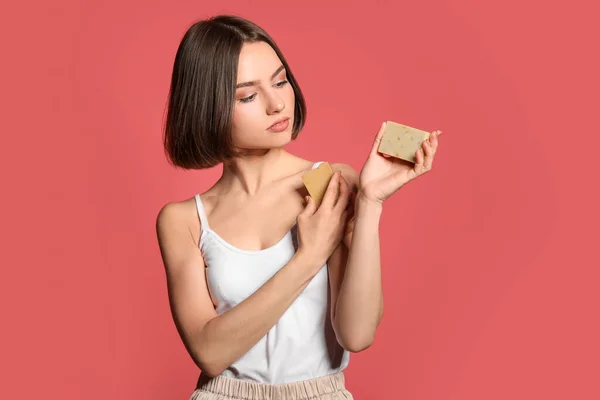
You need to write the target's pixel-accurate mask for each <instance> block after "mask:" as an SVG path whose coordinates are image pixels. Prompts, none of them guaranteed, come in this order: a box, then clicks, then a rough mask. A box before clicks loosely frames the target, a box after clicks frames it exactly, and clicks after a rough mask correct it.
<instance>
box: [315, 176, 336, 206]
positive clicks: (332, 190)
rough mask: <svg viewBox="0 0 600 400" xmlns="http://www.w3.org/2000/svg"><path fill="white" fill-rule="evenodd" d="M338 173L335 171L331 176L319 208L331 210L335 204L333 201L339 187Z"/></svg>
mask: <svg viewBox="0 0 600 400" xmlns="http://www.w3.org/2000/svg"><path fill="white" fill-rule="evenodd" d="M340 174H341V173H340V171H335V172H334V173H333V176H332V177H331V179H330V180H329V185H327V190H326V191H325V195H324V196H323V201H322V202H321V205H320V206H319V208H325V209H331V208H333V205H334V204H335V201H336V199H337V197H338V191H339V186H340Z"/></svg>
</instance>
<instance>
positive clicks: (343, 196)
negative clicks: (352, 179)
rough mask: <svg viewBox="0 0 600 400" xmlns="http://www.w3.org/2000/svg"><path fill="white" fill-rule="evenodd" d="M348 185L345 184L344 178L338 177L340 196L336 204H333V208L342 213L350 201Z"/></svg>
mask: <svg viewBox="0 0 600 400" xmlns="http://www.w3.org/2000/svg"><path fill="white" fill-rule="evenodd" d="M350 193H351V191H350V185H348V182H346V179H344V177H343V176H342V177H340V194H339V196H338V199H337V202H336V203H335V208H336V209H337V210H338V211H340V212H341V211H343V210H345V209H346V208H347V207H348V202H349V201H350Z"/></svg>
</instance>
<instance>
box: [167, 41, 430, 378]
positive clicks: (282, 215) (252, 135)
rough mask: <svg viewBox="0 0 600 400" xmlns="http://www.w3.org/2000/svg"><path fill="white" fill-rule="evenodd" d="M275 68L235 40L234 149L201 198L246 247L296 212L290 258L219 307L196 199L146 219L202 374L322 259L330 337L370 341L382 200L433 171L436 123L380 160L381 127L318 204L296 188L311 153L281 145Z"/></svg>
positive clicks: (282, 102) (284, 135) (377, 292)
mask: <svg viewBox="0 0 600 400" xmlns="http://www.w3.org/2000/svg"><path fill="white" fill-rule="evenodd" d="M280 66H281V61H280V60H279V58H278V57H277V54H276V53H275V52H274V51H273V49H272V48H271V47H270V46H269V45H268V44H266V43H263V42H258V43H247V44H245V45H244V46H243V48H242V51H241V53H240V58H239V65H238V77H237V82H238V84H239V83H243V82H249V81H257V82H256V84H255V85H252V86H244V87H241V88H239V89H237V92H236V101H235V111H234V119H233V131H232V135H233V139H234V143H235V145H236V147H238V148H239V149H241V150H243V155H242V156H241V157H239V158H236V159H234V160H232V161H231V162H227V163H225V164H224V165H223V173H222V176H221V177H220V179H219V180H218V181H217V182H216V183H215V184H214V185H213V186H212V187H211V188H210V189H209V190H207V191H206V192H205V193H202V194H201V198H202V201H203V203H204V206H205V209H206V213H207V217H208V220H209V221H210V228H211V229H212V230H213V231H215V232H217V233H218V235H219V236H221V237H222V238H223V239H224V240H226V241H227V242H229V243H230V244H232V245H233V246H236V247H238V248H241V249H244V250H262V249H265V248H268V247H270V246H272V245H274V244H276V243H277V242H278V241H279V240H280V239H281V238H282V237H283V236H284V235H285V234H286V233H287V232H288V231H289V229H290V228H291V226H292V225H293V223H294V221H296V220H297V223H298V235H299V248H298V251H297V252H296V254H295V256H294V257H293V258H292V260H291V261H290V262H289V263H288V264H286V265H285V266H283V267H282V268H281V269H280V270H279V271H278V272H277V273H276V274H275V275H274V276H273V277H272V278H271V279H270V280H269V281H267V282H266V283H265V284H264V285H263V286H262V287H261V288H260V289H259V290H257V291H256V292H255V293H254V294H252V295H251V296H250V297H248V298H247V299H245V300H244V301H243V302H241V303H240V304H239V305H238V306H236V307H234V308H233V309H231V310H229V311H227V312H225V313H223V314H222V315H217V314H216V312H215V309H214V305H213V303H212V301H211V298H210V296H209V292H208V287H207V283H206V279H205V274H204V268H205V265H204V261H203V258H202V254H201V251H200V249H199V247H198V243H199V233H200V222H199V221H198V216H197V212H196V208H195V204H194V199H193V198H191V199H187V200H185V201H182V202H172V203H168V204H166V205H165V206H164V207H163V208H162V209H161V211H160V212H159V214H158V217H157V221H156V228H157V236H158V242H159V246H160V250H161V255H162V258H163V262H164V266H165V271H166V275H167V285H168V294H169V301H170V305H171V310H172V315H173V318H174V321H175V324H176V326H177V329H178V332H179V334H180V336H181V338H182V340H183V342H184V344H185V346H186V349H187V350H188V352H189V353H190V355H191V357H192V359H193V360H194V361H195V363H196V364H197V365H198V366H199V368H200V369H202V370H203V371H204V372H205V373H206V374H208V375H211V376H216V375H219V374H221V373H222V372H223V371H224V370H225V369H226V368H227V367H228V366H229V365H231V363H233V362H234V361H235V360H236V359H238V358H239V357H241V356H242V355H243V354H245V353H246V352H247V351H248V350H250V348H252V346H254V345H255V344H256V343H257V342H258V341H259V340H260V339H261V338H262V337H263V336H264V335H265V334H267V332H268V331H269V330H270V329H271V328H272V327H273V325H275V323H276V322H277V321H278V320H279V318H280V317H281V315H283V313H284V312H285V311H286V309H287V308H288V307H289V306H290V305H291V304H292V303H293V302H294V300H295V299H296V298H297V297H298V295H299V294H300V293H301V292H302V290H303V289H304V288H305V287H306V286H307V285H308V283H309V282H310V280H311V279H312V278H313V277H314V275H315V274H316V273H317V272H318V271H319V269H320V268H321V266H322V265H323V264H324V263H325V262H327V263H328V271H329V282H330V287H331V307H332V310H331V318H332V320H331V322H332V325H333V328H334V331H335V333H336V337H337V340H338V342H339V343H340V345H341V346H342V347H344V348H345V349H346V350H348V351H351V352H359V351H362V350H364V349H366V348H368V347H369V346H371V344H372V343H373V340H374V338H375V332H376V329H377V326H378V325H379V322H380V321H381V318H382V315H383V293H382V288H381V261H380V252H379V222H380V218H381V214H382V211H383V203H384V201H385V200H386V199H387V198H389V196H391V195H392V194H393V193H394V192H395V191H397V190H398V189H399V188H400V187H402V186H403V185H404V184H406V183H407V182H409V181H410V180H412V179H414V178H416V177H417V176H420V175H422V174H424V173H425V172H427V171H429V170H431V166H432V163H433V157H434V155H435V151H436V149H437V136H438V133H437V131H436V132H434V134H433V135H432V137H431V139H430V140H428V141H426V143H424V144H423V149H421V150H419V152H418V153H417V155H416V156H417V163H416V164H415V165H412V164H407V163H403V162H401V161H400V160H396V159H390V158H386V157H383V156H382V155H380V154H379V153H377V151H376V148H377V146H378V144H379V140H380V139H381V135H382V133H383V129H384V125H382V127H381V129H380V131H379V132H378V134H377V136H376V138H375V141H374V143H373V148H372V149H371V151H370V153H369V155H368V157H367V161H366V162H365V165H364V167H363V168H362V170H361V172H360V174H358V173H357V172H356V171H355V170H354V169H353V168H352V167H350V166H349V165H346V164H343V163H333V164H332V167H333V169H334V171H335V174H334V177H333V178H332V179H331V181H330V184H329V187H328V190H327V193H326V195H325V198H324V200H323V203H322V204H321V205H320V206H319V207H318V208H317V207H316V206H315V204H314V203H313V201H312V200H311V199H310V198H308V199H307V198H303V196H302V195H300V194H299V193H301V191H302V188H303V183H302V179H301V177H302V174H303V173H304V172H307V171H308V170H310V168H311V167H312V165H313V161H309V160H305V159H302V158H299V157H297V156H295V155H292V154H290V153H289V152H287V151H286V150H285V146H286V145H287V144H288V143H290V141H291V134H292V132H291V131H292V126H293V118H294V92H293V89H292V87H291V86H290V85H289V84H288V83H287V82H286V77H285V70H280V71H279V72H278V73H277V74H276V75H275V76H272V74H273V73H274V72H276V71H277V70H278V69H279V67H280ZM282 117H286V118H289V126H288V128H287V129H286V130H285V131H284V132H278V133H276V132H272V131H270V130H268V129H267V128H268V127H269V126H271V125H272V124H273V123H274V122H275V121H276V120H278V119H280V118H282ZM265 215H270V216H273V218H264V216H265ZM239 221H244V223H243V224H240V223H239Z"/></svg>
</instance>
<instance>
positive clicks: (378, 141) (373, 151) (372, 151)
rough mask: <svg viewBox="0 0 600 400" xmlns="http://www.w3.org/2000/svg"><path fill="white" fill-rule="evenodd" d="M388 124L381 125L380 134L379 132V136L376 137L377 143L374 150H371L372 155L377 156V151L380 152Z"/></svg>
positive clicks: (374, 144)
mask: <svg viewBox="0 0 600 400" xmlns="http://www.w3.org/2000/svg"><path fill="white" fill-rule="evenodd" d="M386 125H387V122H383V123H382V124H381V128H379V132H377V136H375V141H374V142H373V148H372V149H371V154H377V150H379V144H380V143H381V138H382V137H383V133H384V132H385V126H386Z"/></svg>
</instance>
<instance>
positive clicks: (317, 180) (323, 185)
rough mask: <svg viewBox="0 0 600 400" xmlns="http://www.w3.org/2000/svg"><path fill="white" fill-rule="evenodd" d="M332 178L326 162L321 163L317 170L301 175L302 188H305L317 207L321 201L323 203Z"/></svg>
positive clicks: (331, 171)
mask: <svg viewBox="0 0 600 400" xmlns="http://www.w3.org/2000/svg"><path fill="white" fill-rule="evenodd" d="M332 176H333V169H332V168H331V165H329V163H327V162H323V163H321V164H320V165H319V166H318V167H317V168H315V169H312V170H310V171H308V172H307V173H305V174H304V175H302V181H303V182H304V186H306V190H308V194H310V197H312V199H313V200H314V202H315V204H316V205H317V207H318V206H319V205H321V201H323V197H324V196H325V191H326V190H327V186H328V185H329V181H330V180H331V177H332Z"/></svg>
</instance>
